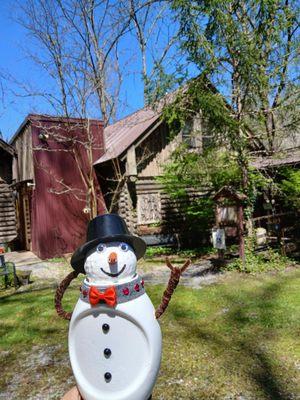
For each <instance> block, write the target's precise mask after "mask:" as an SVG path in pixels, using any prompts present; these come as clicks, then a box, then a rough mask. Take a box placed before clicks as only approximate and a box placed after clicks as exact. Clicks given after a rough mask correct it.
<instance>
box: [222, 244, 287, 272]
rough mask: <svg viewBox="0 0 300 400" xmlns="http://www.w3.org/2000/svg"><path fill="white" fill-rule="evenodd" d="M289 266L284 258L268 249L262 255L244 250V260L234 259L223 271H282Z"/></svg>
mask: <svg viewBox="0 0 300 400" xmlns="http://www.w3.org/2000/svg"><path fill="white" fill-rule="evenodd" d="M288 264H290V262H289V260H288V259H287V258H286V257H283V256H281V255H280V254H279V253H278V252H276V251H274V250H273V249H271V248H269V249H268V250H267V251H265V252H263V253H258V254H255V253H254V252H253V251H252V250H249V249H248V250H246V252H245V260H244V261H243V260H242V259H240V258H239V259H236V260H234V261H233V262H231V263H230V264H228V265H227V266H226V267H225V269H227V270H229V271H233V270H237V271H239V272H246V273H250V274H251V273H257V272H265V271H272V270H277V271H280V270H284V269H285V268H286V267H287V265H288Z"/></svg>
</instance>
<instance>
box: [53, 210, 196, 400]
mask: <svg viewBox="0 0 300 400" xmlns="http://www.w3.org/2000/svg"><path fill="white" fill-rule="evenodd" d="M145 251H146V244H145V242H144V241H143V240H142V239H141V238H139V237H137V236H133V235H131V234H130V232H129V231H128V228H127V226H126V223H125V221H124V220H123V219H122V218H121V217H120V216H119V215H116V214H106V215H102V216H98V217H96V218H94V219H93V220H92V221H90V223H89V225H88V232H87V242H86V243H85V244H84V245H82V246H81V247H80V248H78V249H77V250H76V251H75V253H74V254H73V256H72V259H71V265H72V267H73V268H74V270H75V271H74V272H73V273H71V274H70V277H67V278H66V279H65V281H63V282H62V284H61V286H60V287H59V288H58V291H57V294H56V309H57V311H58V313H59V315H61V316H64V317H65V318H67V319H69V318H70V317H71V321H70V326H69V356H70V362H71V366H72V370H73V374H74V377H75V380H76V383H77V388H78V390H79V393H80V395H81V398H83V399H84V400H148V399H151V393H152V390H153V387H154V384H155V381H156V378H157V375H158V371H159V367H160V362H161V350H162V337H161V330H160V326H159V324H158V321H157V319H158V318H159V317H160V315H161V314H162V313H163V312H164V311H165V309H166V307H167V305H168V303H169V300H170V298H171V295H172V293H173V291H174V289H175V287H176V286H177V284H178V282H179V278H180V275H181V273H182V272H183V271H184V270H185V269H186V268H187V266H188V264H189V263H188V262H187V263H186V264H185V265H184V266H183V268H181V269H180V268H174V267H173V266H172V265H171V264H170V263H169V261H168V260H167V265H168V267H169V268H170V269H171V276H170V280H169V283H168V288H167V290H166V291H165V293H164V296H163V298H162V302H161V305H160V306H159V307H158V309H157V310H156V311H155V309H154V307H153V305H152V303H151V300H150V299H149V297H148V295H147V294H146V292H145V284H144V281H143V279H142V278H141V277H140V276H139V275H138V274H137V271H136V267H137V260H138V259H140V258H141V257H143V255H144V254H145ZM78 273H84V274H85V275H86V276H85V279H84V281H83V284H82V286H81V288H80V296H79V299H78V301H77V304H76V306H75V309H74V311H73V313H72V314H68V313H65V312H64V311H63V310H62V308H61V298H62V296H63V292H64V290H65V289H66V287H67V286H68V284H69V283H70V281H71V279H73V278H74V277H75V276H77V275H78ZM75 398H76V397H75Z"/></svg>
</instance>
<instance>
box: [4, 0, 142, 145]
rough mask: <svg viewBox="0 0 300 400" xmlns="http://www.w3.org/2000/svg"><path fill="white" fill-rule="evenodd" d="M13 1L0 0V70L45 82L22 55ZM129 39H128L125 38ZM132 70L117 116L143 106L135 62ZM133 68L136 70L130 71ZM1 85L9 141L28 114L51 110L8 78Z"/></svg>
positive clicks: (23, 34) (26, 40)
mask: <svg viewBox="0 0 300 400" xmlns="http://www.w3.org/2000/svg"><path fill="white" fill-rule="evenodd" d="M17 7H18V6H17V2H15V1H11V0H1V1H0V54H1V60H0V72H1V73H2V74H4V75H5V76H7V75H10V76H11V78H12V79H13V80H17V81H18V82H24V81H33V82H37V81H38V82H39V83H44V84H45V85H47V83H48V78H47V77H46V76H43V73H42V72H41V71H40V70H39V69H38V68H37V67H36V66H35V64H34V63H33V61H31V60H30V59H29V58H28V57H26V51H25V50H24V48H23V47H24V46H26V45H27V44H28V43H29V38H28V36H27V33H26V31H25V29H24V28H23V27H22V26H20V25H19V24H18V23H17V22H16V21H15V18H16V14H17V13H18V11H19V10H18V9H17ZM128 40H130V39H128ZM131 69H132V71H133V73H131V74H130V76H127V77H126V79H125V80H124V85H123V89H122V92H121V97H122V100H124V103H125V104H126V106H124V107H122V108H121V109H120V110H119V115H118V116H119V117H122V116H125V115H126V114H129V113H131V112H133V111H135V110H136V109H138V108H140V107H142V106H143V88H142V84H141V79H140V74H139V73H138V70H139V65H138V61H134V65H131ZM134 71H136V72H134ZM1 84H2V86H3V87H4V90H5V91H4V96H3V104H2V102H0V130H1V132H2V135H3V137H4V139H5V140H9V139H10V138H11V137H12V135H13V134H14V133H15V132H16V130H17V129H18V127H19V126H20V124H21V123H22V122H23V120H24V119H25V117H26V115H27V114H29V113H47V112H48V113H52V114H53V111H52V110H51V111H49V110H50V109H49V105H48V104H47V102H46V101H45V100H43V99H41V98H38V99H37V98H32V97H20V96H18V93H19V92H20V90H19V89H18V86H16V85H14V84H13V83H12V82H10V80H9V79H5V77H4V79H2V80H1Z"/></svg>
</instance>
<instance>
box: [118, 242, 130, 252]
mask: <svg viewBox="0 0 300 400" xmlns="http://www.w3.org/2000/svg"><path fill="white" fill-rule="evenodd" d="M120 247H121V249H122V250H123V251H127V250H128V244H126V243H121V244H120Z"/></svg>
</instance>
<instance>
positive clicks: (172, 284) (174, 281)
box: [155, 257, 191, 319]
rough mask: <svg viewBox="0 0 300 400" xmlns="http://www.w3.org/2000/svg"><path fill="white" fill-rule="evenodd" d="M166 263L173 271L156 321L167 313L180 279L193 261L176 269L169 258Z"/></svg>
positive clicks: (157, 311)
mask: <svg viewBox="0 0 300 400" xmlns="http://www.w3.org/2000/svg"><path fill="white" fill-rule="evenodd" d="M166 263H167V267H168V268H169V269H170V270H171V274H170V278H169V281H168V285H167V288H166V289H165V291H164V294H163V297H162V299H161V303H160V305H159V306H158V307H157V309H156V311H155V317H156V319H158V318H160V317H161V316H162V314H163V313H164V312H165V311H166V309H167V307H168V305H169V302H170V300H171V297H172V295H173V293H174V290H175V289H176V287H177V285H178V283H179V280H180V277H181V275H182V274H183V272H184V271H185V270H186V269H187V267H188V266H189V265H190V263H191V261H190V260H186V262H185V263H184V264H183V266H182V267H181V268H179V267H174V266H173V265H172V264H171V262H170V260H169V258H168V257H167V258H166Z"/></svg>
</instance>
